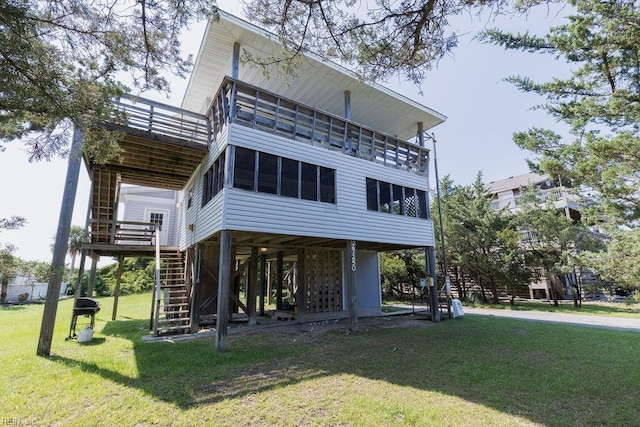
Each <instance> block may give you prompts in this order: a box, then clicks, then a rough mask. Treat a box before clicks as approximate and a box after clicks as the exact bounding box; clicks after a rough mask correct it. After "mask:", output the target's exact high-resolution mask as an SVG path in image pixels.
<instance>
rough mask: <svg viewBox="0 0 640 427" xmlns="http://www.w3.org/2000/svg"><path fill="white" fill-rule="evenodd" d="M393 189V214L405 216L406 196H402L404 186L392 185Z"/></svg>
mask: <svg viewBox="0 0 640 427" xmlns="http://www.w3.org/2000/svg"><path fill="white" fill-rule="evenodd" d="M392 188H393V203H392V206H393V208H392V209H393V213H394V214H397V215H404V206H403V205H404V196H403V195H402V193H403V191H402V186H401V185H396V184H393V185H392Z"/></svg>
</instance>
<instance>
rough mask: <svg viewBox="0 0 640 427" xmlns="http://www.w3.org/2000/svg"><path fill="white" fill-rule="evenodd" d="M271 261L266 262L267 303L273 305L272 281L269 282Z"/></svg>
mask: <svg viewBox="0 0 640 427" xmlns="http://www.w3.org/2000/svg"><path fill="white" fill-rule="evenodd" d="M271 265H272V264H271V261H267V301H269V304H273V280H271V279H272V278H271Z"/></svg>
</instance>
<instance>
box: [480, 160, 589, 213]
mask: <svg viewBox="0 0 640 427" xmlns="http://www.w3.org/2000/svg"><path fill="white" fill-rule="evenodd" d="M527 186H534V187H537V188H539V189H540V193H541V200H540V202H541V203H544V202H546V201H547V200H548V199H550V198H553V200H555V201H554V206H555V207H556V208H558V209H564V211H565V215H567V217H568V218H571V219H573V220H575V221H579V220H580V206H579V205H578V196H576V195H575V194H571V193H570V192H569V191H568V190H567V188H566V187H564V186H561V185H557V184H556V183H555V182H554V181H552V180H550V179H549V177H548V176H546V175H540V174H537V173H534V172H530V173H526V174H524V175H518V176H510V177H509V178H506V179H501V180H498V181H492V182H490V183H489V184H487V185H485V190H486V193H487V196H488V197H489V199H490V200H491V208H492V209H502V208H504V207H509V208H510V209H517V208H518V206H519V200H520V195H521V191H522V188H523V187H527Z"/></svg>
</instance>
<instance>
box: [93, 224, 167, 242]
mask: <svg viewBox="0 0 640 427" xmlns="http://www.w3.org/2000/svg"><path fill="white" fill-rule="evenodd" d="M157 226H158V224H155V223H153V222H136V221H109V220H97V219H92V220H90V221H89V232H88V237H89V242H91V243H105V244H109V245H118V244H129V245H152V244H154V239H155V238H156V228H157Z"/></svg>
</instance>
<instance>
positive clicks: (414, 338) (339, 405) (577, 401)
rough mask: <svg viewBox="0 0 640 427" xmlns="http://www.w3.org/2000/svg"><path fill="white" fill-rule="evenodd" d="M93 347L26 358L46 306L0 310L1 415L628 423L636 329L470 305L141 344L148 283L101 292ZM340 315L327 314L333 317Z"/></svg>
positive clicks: (63, 308)
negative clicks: (223, 346) (430, 313)
mask: <svg viewBox="0 0 640 427" xmlns="http://www.w3.org/2000/svg"><path fill="white" fill-rule="evenodd" d="M100 302H101V304H102V310H101V311H100V313H98V316H97V323H96V333H95V335H94V339H93V341H92V342H91V343H89V344H79V343H78V342H77V341H75V340H70V341H65V339H64V338H65V337H66V335H67V334H68V328H69V320H70V316H71V301H69V300H67V301H62V302H61V303H60V307H59V310H58V321H57V323H56V333H55V336H54V343H53V348H52V356H51V357H50V358H42V357H38V356H36V355H35V352H36V347H37V340H38V334H39V329H40V321H41V315H42V308H43V306H41V305H29V306H20V307H2V308H0V321H1V322H2V323H1V325H2V326H0V360H1V361H2V362H1V363H2V369H1V370H0V384H2V389H3V393H2V394H1V397H0V398H1V399H2V403H1V404H0V423H3V424H2V425H7V424H9V423H13V424H14V425H15V424H17V423H18V422H21V423H22V424H26V423H32V424H37V425H61V426H67V425H71V426H76V425H77V426H89V425H105V426H114V425H123V426H128V425H163V426H164V425H197V424H200V425H202V424H204V425H229V426H238V425H267V426H271V425H290V426H299V425H354V426H392V425H394V426H395V425H417V426H425V425H452V426H471V425H473V426H478V425H499V426H503V425H558V426H570V425H576V426H577V425H580V426H584V425H589V426H592V425H611V426H620V425H637V423H638V420H639V419H640V406H639V405H638V402H639V401H640V370H638V369H637V363H638V362H637V361H638V350H639V349H640V333H638V332H623V331H612V330H605V329H602V330H601V329H594V328H581V327H577V326H562V325H553V324H546V323H535V322H523V321H516V320H510V319H500V318H487V317H474V316H465V317H464V318H462V319H456V320H445V321H443V322H441V323H439V324H432V323H430V322H428V321H426V320H423V319H421V318H415V317H414V318H411V317H406V316H393V317H390V318H385V319H377V320H376V321H375V322H371V323H370V322H369V321H365V320H362V321H361V322H360V326H361V331H360V332H358V333H354V334H347V333H346V321H344V322H339V323H337V324H333V322H331V323H330V324H307V325H296V326H293V325H290V326H288V327H286V328H275V329H273V328H272V329H263V330H262V331H259V332H251V333H247V332H245V333H234V332H232V333H230V334H229V347H230V350H229V351H228V352H226V353H222V354H220V353H216V352H215V351H214V349H213V342H212V339H211V338H206V339H200V340H197V341H176V342H174V343H143V342H142V336H143V335H145V334H147V327H148V323H149V321H148V313H149V305H150V295H148V294H145V295H134V296H126V297H122V298H121V299H120V302H119V316H118V320H117V321H115V322H112V321H111V320H110V319H111V307H112V302H113V299H112V298H104V299H100ZM328 326H337V327H333V328H331V327H328Z"/></svg>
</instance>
